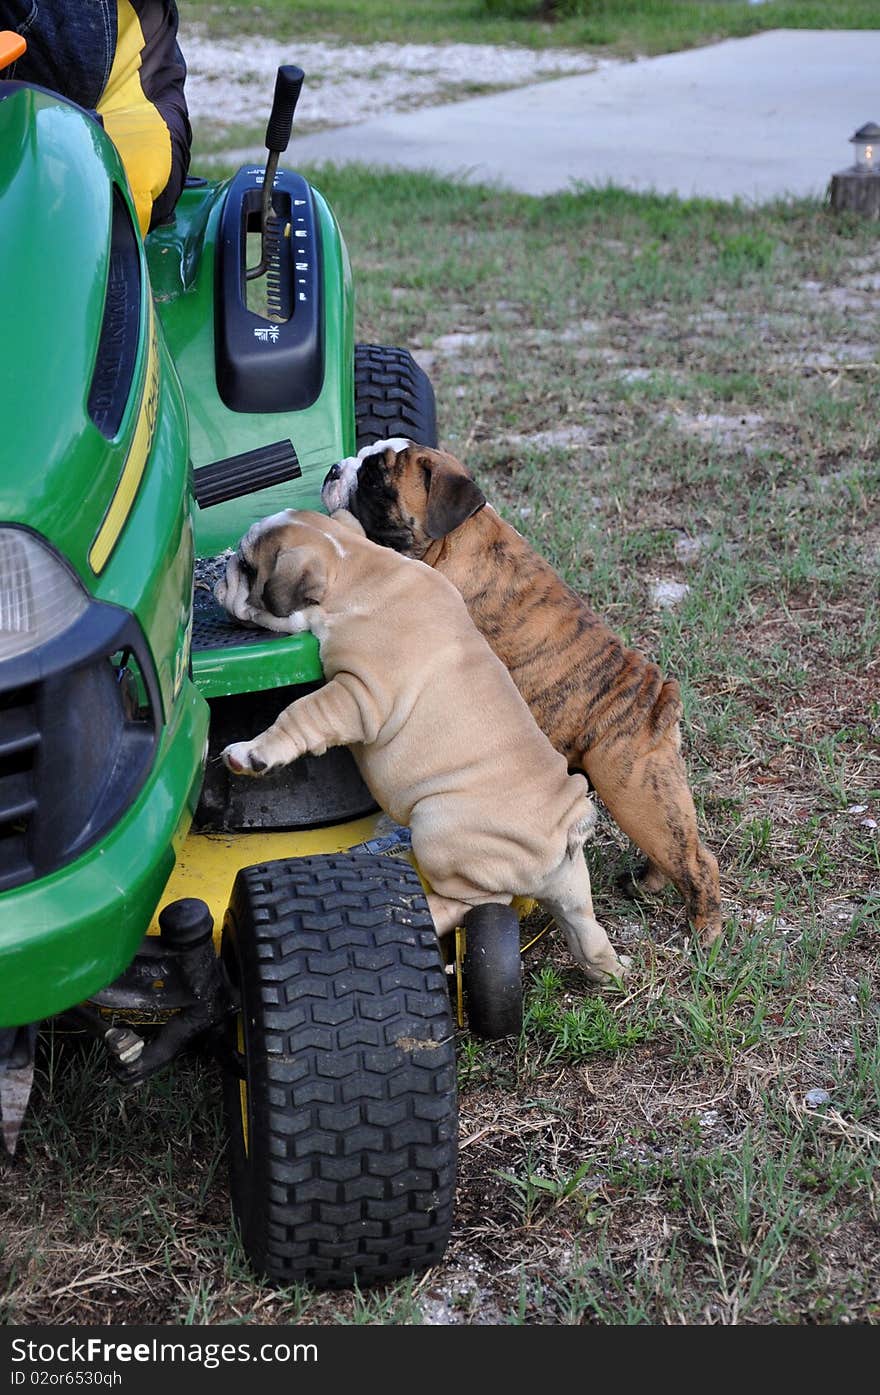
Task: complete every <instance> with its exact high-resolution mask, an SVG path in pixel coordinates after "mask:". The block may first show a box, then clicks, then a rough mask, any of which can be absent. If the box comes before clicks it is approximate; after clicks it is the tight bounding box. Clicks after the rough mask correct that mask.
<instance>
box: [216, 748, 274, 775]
mask: <svg viewBox="0 0 880 1395" xmlns="http://www.w3.org/2000/svg"><path fill="white" fill-rule="evenodd" d="M220 759H221V760H222V762H223V764H224V765H225V766H226V769H227V770H231V771H232V773H233V775H265V774H266V771H267V770H268V769H269V764H268V761H264V760H262V759H261V758H260V757H259V756H258V755H257V754H256V753H255V751H254V743H253V742H252V741H235V742H233V744H232V745H231V746H227V747H226V749H225V750H223V751H221V752H220Z"/></svg>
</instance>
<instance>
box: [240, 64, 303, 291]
mask: <svg viewBox="0 0 880 1395" xmlns="http://www.w3.org/2000/svg"><path fill="white" fill-rule="evenodd" d="M305 76H306V75H305V73H304V72H303V70H302V68H298V67H297V66H296V64H295V63H284V64H282V66H281V67H280V68H279V69H278V76H277V77H276V79H275V95H274V97H273V98H272V110H271V112H270V113H269V121H268V123H267V125H266V149H267V150H268V152H269V158H268V160H267V161H266V170H265V173H264V175H263V195H262V200H261V205H260V228H261V231H262V242H261V248H260V252H261V255H260V261H259V264H258V265H257V266H252V267H250V268H249V269H248V270H247V271H245V278H246V280H248V281H254V280H256V278H257V277H258V276H262V275H263V273H264V272H265V271H266V268H267V266H268V264H269V255H268V249H267V246H266V234H267V231H268V229H269V223H270V221H271V219H272V217H273V210H272V188H273V186H274V183H275V171H276V170H277V169H278V156H279V155H281V154H283V152H284V151H285V150H286V149H287V145H288V142H289V140H290V132H291V130H292V128H293V114H294V112H295V111H296V104H297V102H298V101H299V94H300V92H301V91H302V85H303V82H304V81H305Z"/></svg>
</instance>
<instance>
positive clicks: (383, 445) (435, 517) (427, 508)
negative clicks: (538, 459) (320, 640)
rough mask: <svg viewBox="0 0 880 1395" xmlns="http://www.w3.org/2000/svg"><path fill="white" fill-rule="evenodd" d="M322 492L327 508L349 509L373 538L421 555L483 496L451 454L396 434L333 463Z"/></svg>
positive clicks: (473, 510) (476, 506) (469, 513)
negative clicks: (335, 463) (336, 463)
mask: <svg viewBox="0 0 880 1395" xmlns="http://www.w3.org/2000/svg"><path fill="white" fill-rule="evenodd" d="M321 498H322V500H323V503H324V507H325V508H326V509H328V510H329V512H330V513H331V514H332V513H334V512H335V511H336V510H337V509H347V510H348V511H349V512H350V513H352V514H353V515H354V517H355V518H356V519H357V520H358V522H359V523H360V524H361V526H362V527H363V529H364V532H365V533H366V535H367V537H368V538H369V539H370V540H371V541H372V542H376V543H380V544H381V545H382V546H383V547H390V548H393V549H394V551H395V552H402V553H403V554H404V555H405V556H407V557H416V558H419V559H421V558H422V557H424V555H425V553H426V552H427V551H428V548H429V547H430V546H431V544H432V543H433V542H436V541H437V540H438V539H439V538H444V537H446V535H447V534H448V533H451V532H453V531H454V529H456V528H458V527H460V526H461V524H462V523H464V522H465V521H466V520H467V519H468V518H470V517H471V516H472V515H473V514H475V513H476V512H477V510H478V509H481V508H482V507H483V505H484V504H485V502H486V499H485V496H484V495H483V493H482V492H481V491H480V489H478V487H477V485H476V484H475V483H474V481H473V478H472V476H471V474H470V471H469V470H467V469H466V468H465V466H464V465H462V463H461V461H459V460H456V458H455V456H454V455H449V454H448V453H447V452H445V451H439V450H433V449H431V447H429V446H420V445H417V444H416V443H415V442H414V441H408V440H405V439H403V438H402V437H400V436H393V437H390V438H389V439H388V440H387V441H377V442H376V444H375V445H372V446H364V448H363V449H362V450H360V451H359V452H358V454H357V455H356V456H349V457H348V458H347V459H346V460H341V461H340V462H339V463H338V465H334V466H333V467H332V469H331V470H330V471H329V473H328V474H327V476H326V478H325V480H324V486H323V489H322V491H321Z"/></svg>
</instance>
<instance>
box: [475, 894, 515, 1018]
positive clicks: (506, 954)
mask: <svg viewBox="0 0 880 1395" xmlns="http://www.w3.org/2000/svg"><path fill="white" fill-rule="evenodd" d="M464 927H465V952H464V964H463V972H464V1000H465V1006H466V1008H467V1018H468V1025H469V1027H470V1029H471V1031H472V1032H473V1034H474V1036H477V1037H485V1038H486V1039H487V1040H489V1041H495V1040H497V1039H498V1038H499V1037H511V1036H518V1035H519V1032H520V1029H521V1028H522V1020H523V1002H522V964H521V960H520V952H519V917H518V916H517V914H516V911H514V910H513V909H512V908H511V907H510V906H500V905H498V904H497V903H495V902H489V903H487V904H486V905H483V906H475V907H474V909H473V910H472V911H468V913H467V915H466V916H465V918H464Z"/></svg>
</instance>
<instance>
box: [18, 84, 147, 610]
mask: <svg viewBox="0 0 880 1395" xmlns="http://www.w3.org/2000/svg"><path fill="white" fill-rule="evenodd" d="M135 226H136V225H135V223H134V221H133V216H132V210H131V203H130V198H129V194H128V190H127V185H126V180H125V175H124V172H123V169H122V165H121V163H120V161H119V158H118V156H117V154H116V151H115V148H114V147H113V145H112V143H111V142H110V140H109V139H108V138H107V137H106V136H105V135H104V133H103V131H102V130H101V127H100V126H99V125H98V123H97V122H96V121H95V120H94V119H93V118H91V117H90V116H89V115H88V114H87V113H86V112H83V111H82V110H81V109H80V108H79V107H76V106H74V105H72V104H71V103H68V102H65V101H64V100H63V99H61V98H59V97H58V96H56V95H55V94H53V93H49V92H45V91H43V90H42V89H40V88H34V87H29V86H25V85H23V84H18V83H14V82H0V268H2V271H0V276H2V285H3V293H2V297H0V323H2V333H0V526H2V524H3V523H20V524H25V525H27V526H28V527H30V528H32V529H34V530H35V531H36V532H37V533H40V534H42V536H43V537H45V538H46V539H48V541H49V542H51V543H52V544H53V546H54V547H55V548H57V549H58V551H59V552H60V553H62V554H63V555H64V556H65V557H66V558H67V559H68V561H69V562H70V563H71V564H72V566H73V567H74V568H75V570H76V571H77V572H78V573H79V575H80V577H81V579H82V580H83V581H84V583H85V584H86V586H87V587H88V588H89V589H90V590H92V589H94V587H95V582H96V578H97V577H98V576H99V575H100V572H101V570H102V569H103V566H104V565H105V564H106V561H107V558H108V556H109V553H110V551H112V546H113V545H114V544H115V539H116V538H117V537H118V535H119V531H120V529H121V527H122V526H123V524H124V516H125V506H126V503H127V504H128V505H129V506H130V502H131V499H132V498H133V496H134V494H135V493H136V492H137V488H138V485H139V482H140V477H141V475H142V474H143V471H144V469H145V468H146V462H147V458H148V456H149V452H150V447H151V444H152V431H153V422H154V421H155V412H156V400H157V396H158V373H159V355H158V354H157V352H156V345H155V327H154V325H153V316H152V301H151V298H150V295H149V287H148V282H147V277H146V272H145V268H144V257H143V248H142V245H141V242H140V239H139V237H138V235H137V233H136V231H135ZM111 516H112V517H111ZM108 517H111V524H110V525H108V522H107V520H108Z"/></svg>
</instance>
